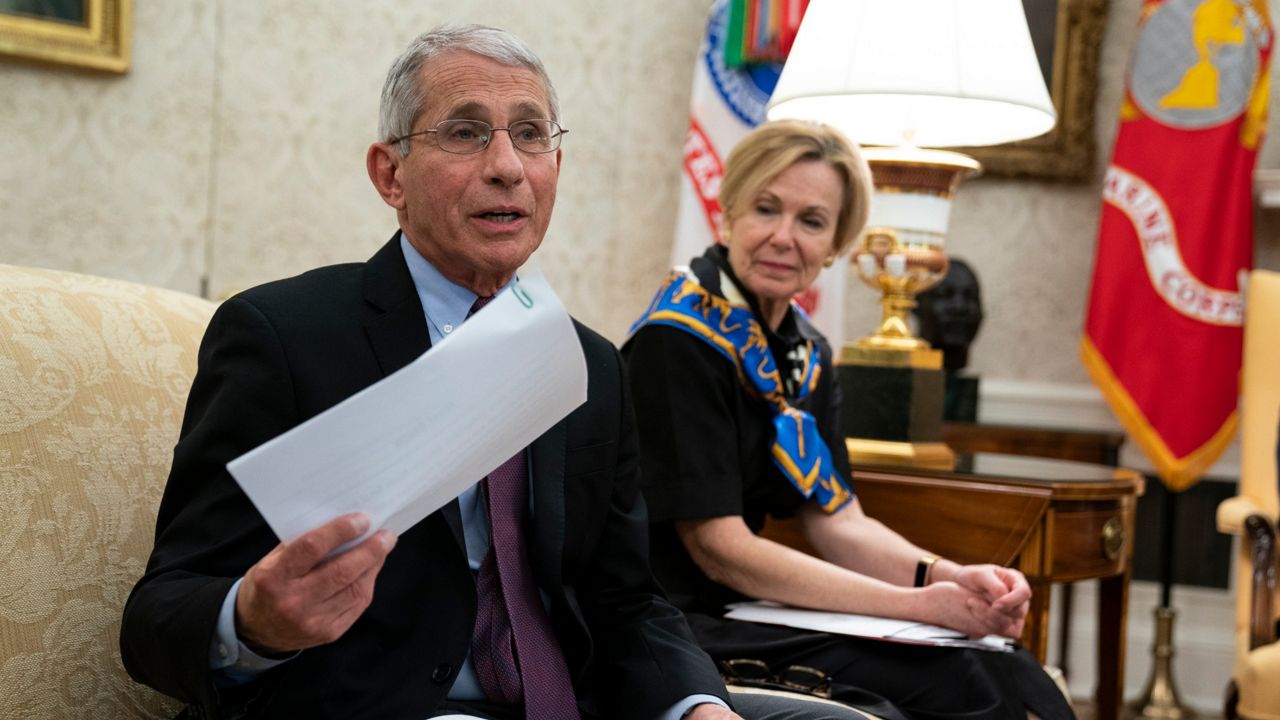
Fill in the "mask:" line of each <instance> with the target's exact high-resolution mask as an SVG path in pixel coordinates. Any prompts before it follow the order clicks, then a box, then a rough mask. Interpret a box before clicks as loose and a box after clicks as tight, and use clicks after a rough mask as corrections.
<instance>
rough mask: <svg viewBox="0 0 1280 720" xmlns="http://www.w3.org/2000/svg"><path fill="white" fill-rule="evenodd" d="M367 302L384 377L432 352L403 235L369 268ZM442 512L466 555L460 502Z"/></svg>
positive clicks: (367, 332) (368, 323)
mask: <svg viewBox="0 0 1280 720" xmlns="http://www.w3.org/2000/svg"><path fill="white" fill-rule="evenodd" d="M364 299H365V302H366V303H368V304H369V305H370V306H371V307H372V310H373V312H372V313H371V314H370V315H369V319H368V320H367V321H366V322H365V335H366V337H368V338H369V345H370V346H371V347H372V348H373V354H374V356H375V357H376V358H377V359H378V367H379V368H381V370H382V374H383V376H384V377H385V376H387V375H390V374H391V373H393V372H395V371H397V370H399V369H401V368H403V367H404V366H405V365H408V364H409V363H411V362H413V361H414V360H416V359H417V358H418V357H419V356H420V355H422V353H424V352H426V351H427V350H428V349H430V347H431V336H430V335H429V334H428V333H427V317H426V315H425V314H423V312H422V302H421V301H420V300H419V299H418V291H417V289H416V288H414V285H413V278H412V276H410V275H409V267H408V266H407V265H406V264H405V262H404V253H403V252H402V251H401V250H400V233H399V232H397V233H396V234H395V235H393V236H392V237H391V240H390V241H389V242H388V243H387V244H385V245H383V246H382V249H381V250H379V251H378V252H377V253H376V254H375V255H374V256H373V257H372V258H370V259H369V262H367V263H366V264H365V270H364ZM440 512H441V513H442V514H443V515H444V519H445V522H446V523H448V525H449V529H450V530H452V531H453V536H454V539H456V540H457V541H458V547H459V548H460V549H461V550H462V551H463V552H464V553H465V552H466V541H465V540H464V539H463V533H462V514H461V513H460V512H459V510H458V501H457V500H452V501H450V502H449V504H447V505H445V506H444V507H443V508H441V509H440Z"/></svg>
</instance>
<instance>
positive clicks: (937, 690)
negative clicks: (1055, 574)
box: [688, 613, 1075, 720]
mask: <svg viewBox="0 0 1280 720" xmlns="http://www.w3.org/2000/svg"><path fill="white" fill-rule="evenodd" d="M688 618H689V626H690V627H691V628H692V629H693V634H694V636H695V637H696V638H697V641H698V644H699V645H701V646H702V648H703V649H704V650H706V651H707V653H708V654H709V655H711V657H712V659H714V660H715V661H716V662H717V664H720V663H724V662H726V661H729V660H759V661H762V662H764V663H765V664H766V665H768V666H769V668H770V669H771V670H773V672H775V673H777V672H780V671H782V670H784V669H785V668H787V667H789V666H792V665H800V666H804V667H810V668H814V669H816V670H820V671H822V672H823V673H826V674H827V675H829V676H830V677H831V679H832V683H831V690H832V698H833V699H835V700H839V701H841V702H844V703H846V704H849V705H852V706H853V707H856V708H858V709H860V710H865V711H867V712H869V713H872V714H873V715H877V716H879V717H881V718H884V719H885V720H934V719H935V718H936V719H941V718H974V719H975V720H977V719H978V718H981V719H983V720H1005V719H1006V718H1007V719H1008V720H1026V717H1027V712H1028V711H1031V712H1034V713H1035V714H1036V715H1038V716H1039V717H1041V718H1043V719H1044V720H1073V719H1074V718H1075V714H1074V712H1072V710H1071V705H1070V703H1068V702H1067V699H1066V698H1065V697H1064V696H1063V694H1062V691H1061V690H1059V689H1058V686H1057V685H1056V684H1054V682H1053V680H1052V679H1051V678H1050V677H1049V675H1048V674H1046V673H1045V671H1044V668H1042V667H1040V664H1039V663H1037V662H1036V660H1035V658H1033V657H1032V656H1031V653H1029V652H1027V651H1026V650H1025V649H1023V648H1018V649H1017V650H1016V651H1015V652H989V651H984V650H972V649H967V648H947V647H936V646H926V645H910V644H904V643H894V642H885V641H879V640H866V639H861V638H854V637H848V636H844V635H831V634H828V633H821V632H812V631H807V630H797V629H794V628H788V627H782V626H780V625H763V624H758V623H751V622H743V621H739V620H725V619H723V618H718V617H712V616H710V615H705V614H700V613H690V614H688Z"/></svg>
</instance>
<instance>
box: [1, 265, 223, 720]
mask: <svg viewBox="0 0 1280 720" xmlns="http://www.w3.org/2000/svg"><path fill="white" fill-rule="evenodd" d="M213 308H214V305H213V304H212V303H210V302H207V301H204V300H201V299H199V298H195V297H191V296H188V295H183V294H181V293H177V292H173V291H170V290H162V289H159V288H152V287H146V286H143V285H138V284H134V283H128V282H123V281H119V280H108V279H104V278H97V277H90V276H86V275H77V274H73V273H67V272H58V271H52V270H39V269H33V268H22V267H13V266H8V265H0V518H2V519H0V718H2V719H3V720H11V719H12V720H16V719H18V718H23V719H24V720H25V719H26V718H41V719H48V718H150V717H172V716H173V715H174V713H175V712H176V710H177V706H176V705H175V703H174V702H173V701H172V700H169V699H166V698H164V697H163V696H161V695H159V694H157V693H155V692H153V691H151V690H149V689H148V688H145V687H143V686H141V685H138V684H137V683H134V682H133V681H131V680H130V679H129V677H128V676H127V675H126V674H125V671H124V668H123V667H122V666H121V664H120V650H119V640H118V637H119V626H120V612H121V608H122V607H123V605H124V600H125V598H126V597H127V595H128V593H129V590H130V588H131V587H132V586H133V583H134V582H135V581H136V580H137V579H138V578H139V577H140V576H141V575H142V571H143V568H144V566H145V564H146V560H147V555H148V553H149V552H150V550H151V544H152V535H153V532H154V529H155V513H156V506H157V504H158V503H159V501H160V494H161V491H162V489H163V487H164V482H165V478H166V476H167V474H168V469H169V464H170V462H171V461H172V457H173V445H174V443H175V442H176V441H177V438H178V430H179V427H180V425H181V422H182V412H183V407H184V406H185V404H186V396H187V391H188V390H189V388H190V385H191V378H192V376H193V374H194V373H195V365H196V351H197V347H198V345H199V342H200V337H201V335H202V334H203V333H204V328H205V325H206V324H207V322H208V320H209V317H210V315H211V314H212V312H213Z"/></svg>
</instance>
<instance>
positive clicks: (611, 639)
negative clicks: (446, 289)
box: [120, 238, 725, 720]
mask: <svg viewBox="0 0 1280 720" xmlns="http://www.w3.org/2000/svg"><path fill="white" fill-rule="evenodd" d="M577 331H578V336H579V338H580V340H581V342H582V348H583V352H584V353H585V356H586V360H587V367H588V376H589V380H588V383H589V385H588V393H587V395H588V400H587V402H586V404H584V405H583V406H582V407H580V408H578V409H577V410H575V411H574V412H573V413H572V414H570V415H569V416H568V417H567V418H565V419H564V420H563V421H561V422H560V423H559V424H557V425H556V426H555V427H554V428H553V429H552V430H550V431H549V432H547V433H546V434H545V435H543V436H542V437H541V438H539V439H538V440H537V441H535V442H534V444H533V445H532V446H531V451H530V466H531V468H532V476H533V490H532V492H533V503H534V509H535V516H534V519H533V540H532V545H531V548H530V549H531V555H532V563H533V565H534V570H535V573H536V574H537V576H538V581H539V585H540V587H541V588H542V589H543V591H544V592H546V593H547V595H548V596H549V597H550V615H551V620H552V623H553V625H554V627H555V630H556V633H557V636H558V637H559V639H560V640H561V644H562V646H563V648H564V651H565V655H566V659H567V661H568V664H569V668H570V671H571V672H572V674H573V678H574V686H575V688H576V691H577V694H578V698H579V704H580V706H581V707H582V708H583V710H584V711H585V712H587V713H588V714H589V715H597V716H600V717H607V718H637V719H640V718H643V719H644V720H650V719H651V718H653V717H655V716H656V715H657V714H658V713H659V712H661V711H662V710H664V709H665V708H667V707H669V706H670V705H671V704H673V703H674V702H676V701H677V700H679V699H680V698H682V697H685V696H687V695H690V694H693V693H709V694H714V695H719V696H721V697H724V695H725V692H724V687H723V685H722V684H721V683H720V680H719V678H718V676H717V673H716V671H715V668H714V666H713V665H712V663H711V661H710V659H709V658H708V657H707V656H706V655H705V654H704V653H703V652H702V651H701V650H699V649H698V648H697V647H696V646H695V644H694V642H693V640H692V638H691V636H690V633H689V630H688V627H687V625H686V623H685V620H684V618H683V616H682V615H681V614H680V613H679V612H678V611H676V610H675V609H674V608H673V607H672V606H671V605H670V604H668V603H667V601H666V600H665V599H664V598H663V597H662V594H661V591H660V590H659V588H658V587H657V586H656V584H655V582H654V580H653V577H652V575H651V573H650V570H649V560H648V536H647V528H646V513H645V508H644V501H643V499H642V497H641V495H640V493H639V491H638V478H637V447H636V434H635V429H634V424H633V419H632V412H631V404H630V400H629V398H628V396H627V390H626V387H627V385H626V383H625V382H624V381H623V378H622V368H621V363H620V362H619V358H618V354H617V351H616V350H615V349H614V348H613V346H612V345H611V344H610V343H609V342H608V341H606V340H604V339H603V338H602V337H600V336H599V335H597V334H595V333H593V332H592V331H590V330H588V329H586V328H585V327H583V326H581V325H578V326H577ZM429 346H430V340H429V337H428V334H427V325H426V320H425V318H424V317H423V312H422V307H421V305H420V303H419V300H418V297H417V294H416V292H415V290H414V286H413V281H412V279H411V278H410V276H409V271H408V268H407V267H406V265H405V262H404V257H403V255H402V254H401V250H400V247H399V243H398V241H397V240H396V239H394V238H393V240H392V241H391V242H389V243H387V244H386V245H385V246H384V247H383V248H382V249H381V250H380V251H379V252H378V253H377V254H376V255H374V257H373V258H372V259H370V260H369V262H368V263H365V264H350V265H338V266H333V267H327V268H321V269H318V270H314V271H312V272H308V273H306V274H304V275H301V276H298V277H295V278H291V279H288V280H282V281H279V282H274V283H270V284H268V285H264V286H261V287H258V288H255V289H253V290H249V291H247V292H245V293H243V294H241V295H239V296H237V297H235V298H232V299H231V300H228V301H227V302H225V303H224V304H223V305H222V306H221V307H220V308H219V309H218V312H217V313H216V314H215V315H214V317H213V320H212V321H211V322H210V325H209V328H208V330H207V331H206V333H205V338H204V341H203V343H202V345H201V348H200V355H199V370H198V372H197V374H196V378H195V381H194V383H193V385H192V388H191V394H190V397H189V399H188V403H187V410H186V415H185V418H184V420H183V428H182V435H181V439H180V440H179V442H178V445H177V448H176V449H175V451H174V461H173V469H172V471H171V474H170V477H169V482H168V485H167V487H166V488H165V493H164V498H163V500H162V501H161V504H160V511H159V516H158V518H157V522H156V542H155V549H154V550H153V552H152V555H151V559H150V561H149V563H148V565H147V571H146V574H145V575H144V576H143V578H142V579H141V580H140V581H139V582H138V584H137V585H136V586H135V587H134V589H133V592H132V593H131V594H130V596H129V600H128V603H127V604H126V606H125V611H124V621H123V627H122V629H121V638H120V645H121V652H122V655H123V658H124V664H125V667H126V668H127V669H128V671H129V673H130V674H131V675H132V676H133V677H134V678H135V679H137V680H138V681H140V682H143V683H146V684H147V685H150V686H152V687H154V688H156V689H158V690H160V691H161V692H164V693H166V694H168V695H172V696H174V697H176V698H179V699H181V700H184V701H186V702H188V703H190V704H191V705H192V706H193V707H191V708H189V710H190V711H191V714H193V715H196V716H202V715H203V716H210V717H216V716H219V715H226V716H238V715H244V716H246V717H277V716H279V717H285V716H289V717H293V716H296V717H307V718H328V717H332V718H355V717H371V718H373V717H376V718H415V719H416V718H422V717H425V716H426V715H428V714H429V713H430V711H431V710H432V709H433V708H435V707H436V706H437V705H438V704H439V703H440V702H441V700H443V699H444V697H445V695H446V693H447V691H448V689H449V687H450V685H451V684H452V683H453V680H454V678H455V677H456V674H457V670H458V668H459V666H461V664H462V662H463V659H464V657H465V655H466V652H467V649H468V647H469V644H470V638H471V629H472V625H473V622H474V619H475V608H476V593H475V585H474V581H473V579H472V574H471V571H470V569H469V567H468V566H467V559H466V555H465V550H464V545H463V539H462V527H461V521H460V516H459V513H458V506H457V502H456V501H454V502H452V503H450V504H449V505H447V506H446V507H445V508H443V509H442V510H440V511H438V512H436V513H434V514H433V515H431V516H430V517H428V518H426V519H425V520H423V521H422V522H420V523H418V524H417V525H415V526H414V527H413V528H411V529H410V530H408V531H406V532H405V533H404V534H403V535H402V536H401V537H400V540H399V543H398V544H397V545H396V548H395V549H394V550H393V551H392V553H391V555H390V556H389V557H388V559H387V562H386V564H385V566H384V567H383V569H382V571H381V573H380V575H379V576H378V581H377V586H376V588H375V591H374V598H373V602H372V604H371V605H370V607H369V608H368V610H367V611H366V612H365V613H364V614H363V615H362V616H361V618H360V619H359V620H358V621H357V622H356V623H355V625H354V626H352V628H351V629H350V630H349V631H348V632H347V633H346V634H345V635H344V636H343V637H342V638H340V639H339V640H337V641H336V642H334V643H332V644H329V645H326V646H323V647H319V648H314V649H310V650H306V651H304V652H302V653H301V654H300V655H298V657H296V658H294V659H293V660H290V661H289V662H287V663H285V664H283V665H281V666H279V667H277V668H275V669H272V670H270V671H268V672H267V673H266V674H265V675H264V676H262V677H260V678H258V679H256V680H254V681H253V682H251V683H249V684H248V685H246V686H241V687H238V688H232V689H226V688H216V687H215V686H214V684H213V682H212V679H211V673H210V672H209V670H208V652H209V647H210V643H211V641H212V638H213V635H214V630H215V625H216V621H217V614H218V611H219V608H220V606H221V604H222V601H223V598H224V597H225V596H226V594H227V592H228V590H229V589H230V587H231V585H232V583H233V582H234V581H235V579H236V578H238V577H240V576H242V575H243V574H244V572H245V571H246V570H247V569H248V568H249V567H250V565H252V564H253V563H254V562H256V561H257V560H258V559H259V558H261V557H262V556H263V555H265V554H266V553H267V552H268V551H270V550H271V549H272V548H273V547H274V546H275V545H276V544H277V542H278V540H277V538H276V537H275V536H274V535H273V534H272V532H271V530H270V529H269V528H268V527H267V525H266V523H265V522H264V521H263V519H262V517H261V516H260V515H259V514H258V512H257V511H256V510H255V509H254V508H253V506H252V504H251V503H250V501H249V500H248V498H247V497H246V496H245V495H244V494H243V493H242V492H241V491H240V489H239V487H238V486H237V485H236V483H235V482H234V480H232V478H231V477H230V475H228V474H227V472H226V468H225V466H226V463H227V461H229V460H231V459H233V458H235V457H237V456H238V455H240V454H242V453H244V452H245V451H247V450H249V449H251V448H253V447H255V446H257V445H259V444H261V443H262V442H264V441H266V440H269V439H271V438H272V437H275V436H276V435H279V434H280V433H283V432H284V431H286V430H288V429H289V428H292V427H293V426H295V425H297V424H298V423H300V422H302V421H304V420H306V419H307V418H310V417H312V416H314V415H316V414H317V413H320V412H322V411H323V410H325V409H327V408H329V407H331V406H333V405H335V404H336V403H338V402H340V401H341V400H343V399H345V398H347V397H349V396H350V395H352V394H353V393H355V392H357V391H358V390H360V389H362V388H364V387H366V386H368V385H370V384H372V383H374V382H377V381H378V380H379V379H381V378H382V377H384V376H385V375H387V374H389V373H391V372H393V371H395V370H397V369H399V368H401V367H403V366H404V365H405V364H407V363H408V362H409V361H411V360H413V359H414V358H416V357H417V356H418V355H419V354H421V353H422V352H423V351H425V350H426V349H427V348H428V347H429ZM422 402H427V403H429V402H431V399H430V398H429V397H428V398H423V399H422ZM352 481H353V482H359V478H352Z"/></svg>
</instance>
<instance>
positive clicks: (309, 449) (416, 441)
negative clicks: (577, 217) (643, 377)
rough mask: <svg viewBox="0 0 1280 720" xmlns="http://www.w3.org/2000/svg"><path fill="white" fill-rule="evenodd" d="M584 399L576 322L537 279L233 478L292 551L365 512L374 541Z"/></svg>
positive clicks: (236, 465) (269, 447) (259, 451)
mask: <svg viewBox="0 0 1280 720" xmlns="http://www.w3.org/2000/svg"><path fill="white" fill-rule="evenodd" d="M424 331H425V330H424ZM586 399H587V365H586V360H585V359H584V357H583V355H582V346H581V344H580V343H579V342H578V335H577V332H575V331H574V329H573V321H572V320H570V319H569V315H568V313H567V312H565V309H564V306H563V305H562V304H561V303H560V299H559V298H558V297H556V294H555V293H554V292H553V291H552V290H551V286H550V285H548V284H547V281H546V279H545V278H543V276H542V275H541V273H531V274H526V275H522V276H521V277H520V279H519V280H517V281H516V282H515V283H513V284H512V285H511V287H509V288H508V289H507V290H505V291H503V292H502V293H500V294H499V295H498V296H497V297H496V298H494V300H493V301H492V302H490V303H489V304H488V305H486V306H485V307H484V309H483V310H481V311H480V312H478V313H476V315H475V316H473V317H472V318H471V319H470V320H468V321H467V322H466V323H464V324H463V325H462V326H461V327H460V328H458V329H457V330H455V331H454V332H453V333H452V334H450V335H448V336H446V337H445V338H444V339H443V340H442V341H440V342H439V343H436V344H435V345H434V346H433V347H432V348H431V350H430V351H428V352H427V353H425V354H423V355H422V356H421V357H419V358H418V359H416V360H414V361H413V362H411V363H410V364H409V365H407V366H405V367H404V368H403V369H401V370H399V371H398V372H395V373H393V374H391V375H389V376H387V377H386V378H384V379H383V380H382V381H380V382H378V383H376V384H374V385H371V386H370V387H368V388H365V389H364V390H362V391H360V392H359V393H356V394H355V395H352V396H351V397H349V398H347V399H346V400H344V401H342V402H341V403H339V404H338V405H335V406H334V407H332V408H330V409H329V410H327V411H325V412H323V413H321V414H320V415H317V416H315V417H313V418H311V419H310V420H307V421H306V422H304V423H302V424H301V425H298V426H297V427H295V428H293V429H292V430H290V431H288V432H286V433H285V434H283V435H281V436H279V437H277V438H274V439H272V440H270V441H269V442H267V443H264V444H263V445H260V446H259V447H257V448H255V449H253V450H251V451H249V452H247V453H245V454H244V455H241V456H240V457H238V458H236V459H235V460H232V461H231V462H229V463H227V470H228V471H230V472H231V475H232V476H233V477H234V478H235V479H236V482H238V483H239V484H240V487H241V488H243V489H244V491H245V494H247V495H248V496H249V499H250V500H252V501H253V504H254V505H255V506H256V507H257V508H258V511H259V512H261V513H262V516H263V517H264V518H266V520H267V524H269V525H270V526H271V529H272V530H273V531H275V533H276V535H277V536H279V537H280V538H281V539H282V540H284V541H286V542H287V541H289V540H292V539H294V538H296V537H298V536H299V535H301V534H302V533H305V532H307V531H309V530H312V529H314V528H316V527H319V526H320V525H323V524H324V523H326V522H328V521H330V520H332V519H334V518H336V517H338V516H339V515H343V514H345V513H349V512H355V511H360V512H363V513H365V514H367V515H368V516H369V518H370V520H371V521H372V522H371V529H370V531H369V533H368V534H372V533H373V532H374V531H375V530H377V529H378V528H387V529H388V530H391V531H392V532H395V533H402V532H404V531H405V530H408V529H409V528H410V527H412V526H413V525H414V524H415V523H417V522H418V521H420V520H422V519H423V518H425V517H426V516H427V515H430V514H431V513H433V512H435V511H436V510H437V509H439V508H440V507H442V506H443V505H444V504H445V503H447V502H449V501H450V500H452V499H453V498H455V497H457V496H458V495H459V494H460V493H461V492H462V491H463V490H466V489H467V488H468V487H471V486H472V485H474V484H475V483H477V482H479V481H480V480H481V479H482V478H483V477H485V476H486V475H488V474H489V473H490V472H492V471H493V470H494V469H496V468H497V467H498V466H499V465H501V464H502V463H504V462H506V461H507V460H508V459H510V458H511V457H512V456H514V455H515V454H516V453H517V452H519V451H520V450H521V449H523V448H524V447H526V446H527V445H529V444H530V443H531V442H533V440H534V439H535V438H537V437H538V436H539V435H541V434H543V433H544V432H546V431H547V430H548V429H550V428H551V426H553V425H555V424H556V423H557V422H559V421H560V420H561V419H563V418H564V417H565V416H566V415H568V414H569V413H570V412H572V411H573V410H574V409H575V408H577V407H578V406H579V405H581V404H582V403H584V402H586Z"/></svg>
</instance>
